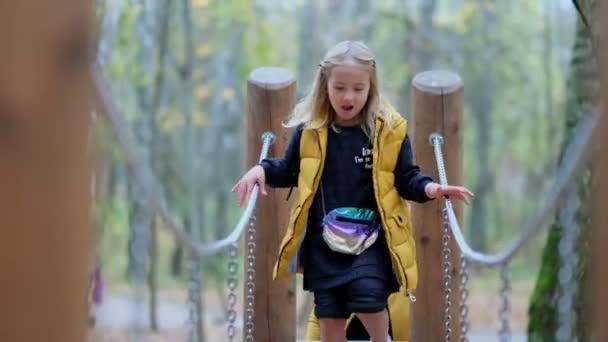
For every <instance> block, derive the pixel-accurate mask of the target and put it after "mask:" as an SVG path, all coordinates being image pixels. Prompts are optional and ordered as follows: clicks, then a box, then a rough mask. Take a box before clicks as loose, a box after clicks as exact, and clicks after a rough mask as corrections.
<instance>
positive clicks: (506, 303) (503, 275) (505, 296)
mask: <svg viewBox="0 0 608 342" xmlns="http://www.w3.org/2000/svg"><path fill="white" fill-rule="evenodd" d="M500 280H501V287H500V298H501V306H500V311H499V313H498V317H499V319H500V330H499V331H498V337H499V339H500V342H508V341H510V340H511V327H510V324H509V318H510V316H511V300H510V298H509V296H510V295H511V269H510V265H509V263H504V264H502V266H501V270H500Z"/></svg>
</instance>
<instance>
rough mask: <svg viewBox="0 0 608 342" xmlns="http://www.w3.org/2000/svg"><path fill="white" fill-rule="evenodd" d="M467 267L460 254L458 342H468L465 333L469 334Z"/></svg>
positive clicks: (463, 257)
mask: <svg viewBox="0 0 608 342" xmlns="http://www.w3.org/2000/svg"><path fill="white" fill-rule="evenodd" d="M467 267H468V262H467V258H466V257H465V256H464V255H462V254H460V270H459V271H458V275H459V278H460V288H459V289H458V292H459V293H460V301H459V303H458V306H459V309H460V342H468V341H469V339H468V338H467V333H468V332H469V322H468V316H469V306H468V305H467V300H468V299H469V290H468V289H467V284H468V282H469V273H468V271H467Z"/></svg>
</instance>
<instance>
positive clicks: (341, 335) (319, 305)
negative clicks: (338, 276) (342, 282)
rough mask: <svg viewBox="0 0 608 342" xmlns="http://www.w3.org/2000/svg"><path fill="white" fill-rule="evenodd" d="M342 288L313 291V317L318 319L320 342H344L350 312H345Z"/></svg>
mask: <svg viewBox="0 0 608 342" xmlns="http://www.w3.org/2000/svg"><path fill="white" fill-rule="evenodd" d="M344 292H345V290H344V288H342V287H336V288H331V289H327V290H320V291H315V292H314V296H315V316H317V317H318V318H319V328H320V329H319V330H320V333H321V334H320V335H321V341H322V342H346V331H345V329H344V327H345V326H346V320H347V318H348V317H349V316H350V312H349V311H347V310H346V308H345V303H344V298H343V293H344Z"/></svg>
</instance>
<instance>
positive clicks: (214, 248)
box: [93, 69, 276, 257]
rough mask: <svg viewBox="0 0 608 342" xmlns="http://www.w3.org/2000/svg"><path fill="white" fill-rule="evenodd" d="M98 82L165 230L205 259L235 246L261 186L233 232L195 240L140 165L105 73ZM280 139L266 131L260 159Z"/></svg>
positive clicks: (112, 120) (103, 104) (137, 177)
mask: <svg viewBox="0 0 608 342" xmlns="http://www.w3.org/2000/svg"><path fill="white" fill-rule="evenodd" d="M93 76H94V81H95V90H96V92H97V94H96V95H97V96H96V97H97V100H98V102H99V103H98V106H99V107H100V108H101V110H102V112H103V113H104V114H105V116H106V118H107V120H108V121H109V122H110V125H111V126H112V129H113V131H114V134H115V135H116V139H117V140H118V143H119V145H120V146H121V147H122V148H123V150H124V152H125V154H126V156H127V157H126V163H127V166H128V168H129V172H130V173H131V174H132V176H133V179H134V180H135V182H136V183H138V186H140V187H141V188H142V189H143V190H144V196H146V197H147V198H148V199H149V200H148V201H147V203H149V205H150V206H151V207H152V209H153V210H155V211H156V212H157V213H158V214H159V216H160V218H161V219H162V220H163V222H164V223H165V227H167V228H168V229H169V230H171V231H172V232H173V234H174V235H175V237H176V239H177V240H178V242H179V244H180V245H181V246H182V247H184V248H185V249H186V250H187V251H188V252H189V253H192V254H194V255H195V256H197V257H203V256H208V255H212V254H215V253H218V252H219V251H220V250H222V249H224V248H227V247H230V245H232V244H233V243H235V242H236V241H238V240H239V238H240V237H241V235H242V234H243V232H244V231H245V227H247V224H248V222H249V221H250V219H251V217H252V215H253V211H254V209H255V206H256V202H257V198H258V194H259V186H258V185H257V184H256V185H255V186H254V188H253V190H252V191H251V196H250V198H249V201H248V203H247V206H246V208H245V211H244V212H243V214H242V215H241V218H240V219H239V221H238V223H237V224H236V225H235V227H234V229H233V230H232V231H231V233H230V234H229V235H228V236H227V237H226V238H224V239H221V240H218V241H215V242H210V243H206V244H201V243H197V242H195V241H193V240H192V239H191V238H190V237H189V236H188V234H187V233H186V231H185V230H184V229H183V228H182V227H181V226H180V225H179V224H178V223H177V221H176V220H175V219H174V218H173V217H172V216H171V214H170V213H169V210H168V209H167V207H166V204H165V203H164V202H163V201H162V200H161V197H162V196H161V193H160V187H159V186H158V182H157V181H156V178H155V177H154V175H153V172H152V171H151V170H150V167H149V166H148V165H147V164H145V163H141V162H140V163H136V162H135V161H136V160H137V153H136V152H135V143H134V138H133V135H132V133H131V132H130V131H129V130H128V129H127V127H128V125H127V122H126V121H125V119H124V117H125V116H124V115H122V114H123V113H121V112H120V111H119V109H118V107H117V106H116V105H115V103H114V102H113V101H112V98H111V95H110V91H109V84H108V81H107V79H106V78H105V76H104V74H103V72H102V71H101V70H99V69H96V70H95V72H94V73H93ZM275 140H276V137H275V135H274V134H273V133H271V132H265V133H264V134H263V135H262V151H261V153H260V160H262V159H264V158H266V156H267V154H268V151H269V149H270V145H272V144H273V143H274V142H275Z"/></svg>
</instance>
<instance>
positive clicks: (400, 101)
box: [90, 0, 588, 341]
mask: <svg viewBox="0 0 608 342" xmlns="http://www.w3.org/2000/svg"><path fill="white" fill-rule="evenodd" d="M97 20H98V22H97V25H98V35H99V37H98V38H99V42H98V51H97V52H98V55H97V59H98V63H99V65H100V66H101V67H102V68H103V70H104V72H105V75H106V77H107V79H108V81H109V84H110V88H109V89H110V90H111V96H112V98H113V100H114V102H115V104H116V105H117V107H119V108H120V111H121V112H122V113H123V114H124V115H125V117H126V124H127V125H126V127H123V128H125V129H128V130H129V131H130V132H132V134H133V135H134V136H135V138H136V139H135V141H136V145H137V146H136V147H137V151H138V159H137V161H136V163H143V164H145V165H148V166H149V167H150V168H151V169H152V170H153V172H154V175H155V176H156V178H157V180H158V181H159V183H160V186H161V188H162V191H161V193H162V196H163V200H164V201H165V202H166V203H167V205H168V209H169V211H170V212H171V214H172V215H173V216H174V217H175V218H176V219H177V220H178V222H179V223H180V224H181V225H182V226H183V227H185V229H186V230H187V231H189V232H190V233H192V234H193V233H194V230H198V233H199V234H200V237H201V241H213V240H218V239H221V238H223V237H225V236H226V235H227V234H228V232H229V231H231V230H232V228H233V226H234V225H235V224H236V221H237V219H238V217H239V216H240V214H241V213H242V209H240V208H238V206H237V203H236V198H235V197H234V196H233V194H231V193H230V189H231V187H232V185H233V184H234V183H235V182H236V181H237V180H238V178H239V177H240V176H241V175H242V173H243V172H244V171H245V170H246V169H248V168H249V167H250V166H251V165H245V162H244V160H245V153H246V148H245V146H246V141H245V132H244V128H245V117H246V112H247V105H246V102H245V95H246V82H247V77H248V75H249V73H250V72H251V71H253V70H254V69H255V68H257V67H261V66H278V67H284V68H287V69H289V70H291V71H292V72H293V73H294V75H295V78H296V79H297V96H296V97H297V99H300V98H301V97H302V96H303V95H304V94H305V93H306V91H307V90H308V88H309V86H310V82H311V79H312V77H313V75H314V72H315V70H316V68H317V64H318V63H319V61H320V60H321V58H322V57H323V54H324V53H325V51H326V50H327V49H328V48H329V47H330V46H332V45H334V44H335V43H337V42H339V41H341V40H345V39H351V40H362V41H364V42H365V43H366V44H367V45H368V46H369V47H370V48H371V49H372V50H373V51H374V52H375V53H376V55H377V61H378V68H379V72H380V76H381V87H382V90H383V91H384V92H385V93H386V95H387V96H388V98H389V99H390V100H391V101H392V102H393V104H394V105H395V106H396V107H397V109H398V110H399V111H400V112H401V113H402V115H403V116H404V117H406V118H408V119H409V118H411V115H410V108H411V98H410V88H411V81H412V78H413V76H414V75H416V74H417V73H419V72H421V71H425V70H429V69H448V70H451V71H454V72H456V73H458V74H459V75H460V76H461V77H462V79H463V81H464V85H465V115H464V137H465V146H464V151H465V153H464V175H465V178H464V179H465V185H466V186H468V187H469V188H470V189H472V190H473V192H474V193H475V194H476V199H475V200H474V201H473V203H472V205H470V206H468V207H466V208H465V214H464V220H463V222H464V228H465V233H466V235H467V240H468V241H470V243H471V245H472V246H473V247H474V248H475V249H478V250H483V251H497V250H499V249H500V248H501V247H503V246H504V245H505V244H506V243H507V242H509V241H510V240H511V239H513V238H514V237H516V236H517V234H518V232H519V231H520V230H521V227H522V224H523V222H524V220H525V219H526V218H527V217H528V216H529V215H530V214H532V213H534V212H535V211H536V210H537V209H538V205H539V202H540V200H541V199H542V198H543V197H544V195H545V193H546V190H547V189H548V187H549V185H550V184H551V182H552V181H553V180H554V173H555V171H556V170H557V167H558V162H559V160H560V154H561V151H562V148H563V145H564V142H565V141H566V139H567V138H568V134H569V132H570V131H569V129H570V128H571V127H572V126H573V125H574V123H575V122H576V119H577V118H578V116H579V113H580V112H581V110H582V109H584V106H585V104H586V98H585V97H584V96H582V95H579V94H583V93H584V94H587V92H585V91H583V90H581V89H582V88H584V87H586V84H585V82H584V80H585V77H586V76H585V75H586V74H585V72H586V67H587V66H588V63H587V61H586V60H585V59H581V60H579V61H578V64H577V59H576V58H574V59H573V56H576V54H577V53H578V54H582V55H584V54H585V53H588V51H587V49H588V46H587V45H586V44H585V40H584V39H583V40H580V39H582V38H580V37H587V36H585V35H584V32H585V30H584V28H583V27H584V26H583V24H582V22H581V20H580V17H579V15H578V13H577V10H576V9H575V6H574V4H573V2H572V1H571V0H518V1H491V0H407V1H403V0H401V1H393V0H380V1H374V2H372V1H364V0H357V1H355V0H352V1H338V0H327V1H320V0H309V1H303V0H296V1H274V0H234V1H218V0H155V1H146V0H107V1H103V2H99V6H98V8H97ZM577 28H578V29H577ZM577 32H578V33H579V36H578V37H579V41H578V44H576V43H577ZM581 32H583V33H581ZM581 34H582V36H581ZM577 68H578V69H577ZM579 69H581V70H580V71H577V70H579ZM573 75H574V76H573ZM576 75H579V76H580V77H578V78H577V77H576ZM581 75H582V76H581ZM581 77H582V78H583V81H580V79H581ZM94 125H95V126H94V127H95V134H96V139H97V141H98V142H99V143H98V144H97V145H98V148H99V151H98V153H97V156H98V157H97V159H98V160H97V165H96V167H95V184H94V189H95V203H94V207H93V216H94V227H93V229H94V235H95V236H96V238H97V244H96V250H95V259H96V262H95V265H94V266H93V270H94V271H93V273H92V293H94V295H93V296H92V297H93V299H92V305H91V313H90V316H91V327H92V334H93V336H94V337H95V338H96V339H97V340H101V341H106V340H107V341H114V340H117V339H119V338H120V337H122V336H125V334H126V333H125V332H126V331H127V330H128V329H129V327H130V326H131V325H132V319H133V317H132V316H133V315H131V313H132V310H131V309H130V298H131V294H132V286H131V282H130V279H132V276H133V264H134V257H135V254H136V253H135V252H136V251H137V250H136V249H134V248H133V246H132V244H131V242H132V241H133V237H134V232H135V231H136V230H137V229H138V227H144V228H146V229H150V231H151V232H152V234H151V235H150V244H149V249H147V250H146V251H143V252H142V251H137V252H138V253H139V254H140V255H141V254H142V253H143V254H144V255H145V256H146V258H147V262H148V264H147V267H148V271H149V272H148V274H147V276H146V279H145V284H146V289H145V291H144V292H140V295H142V299H143V300H144V301H145V302H146V303H147V309H146V310H147V311H146V317H147V318H146V322H145V323H144V325H146V326H147V327H148V328H149V332H150V333H149V334H150V335H149V336H150V339H151V340H153V339H154V338H157V339H158V340H163V339H165V338H172V337H174V338H177V336H181V337H183V336H185V333H184V332H183V330H184V327H185V325H184V322H186V321H187V320H188V310H189V309H188V306H187V304H186V299H187V289H188V284H189V282H188V263H187V256H186V255H185V253H184V251H183V250H182V248H181V247H180V246H179V244H178V243H177V242H176V241H175V239H174V237H173V235H172V234H171V233H170V232H168V231H167V230H166V229H163V228H164V227H163V223H162V221H161V220H159V219H158V218H157V217H154V216H151V215H150V213H149V211H148V209H147V208H146V207H145V206H143V205H141V204H140V203H141V201H138V200H137V197H138V196H141V194H138V190H137V187H136V186H135V184H134V183H133V181H132V179H131V178H130V174H129V169H128V166H127V165H128V164H127V163H126V155H125V153H124V151H123V149H122V148H121V147H120V146H119V145H118V143H117V141H116V138H115V136H114V133H113V132H112V128H111V127H110V126H109V125H108V123H107V122H106V121H105V120H101V119H97V120H96V121H95V122H94ZM448 177H449V175H448ZM546 240H547V239H546V235H545V234H543V235H541V236H538V237H536V238H535V239H534V240H533V241H532V242H531V243H529V244H528V245H527V247H525V249H524V250H523V251H522V252H521V253H519V254H518V256H517V257H516V259H514V260H513V269H512V274H513V284H512V286H513V302H512V305H513V306H512V313H511V318H512V328H513V330H514V331H517V332H525V330H526V328H527V325H528V322H529V314H528V306H529V302H530V298H531V295H532V292H533V289H534V286H535V283H536V281H537V278H538V274H539V269H540V266H541V261H542V253H541V252H542V250H543V247H544V246H545V243H546ZM241 252H242V250H241ZM242 259H243V258H242V256H240V257H239V260H242ZM227 265H228V256H227V253H222V254H219V255H216V256H211V257H207V258H205V259H204V260H203V264H202V279H203V281H202V283H201V286H202V293H203V297H202V298H203V301H202V307H203V312H204V314H203V321H204V333H205V335H206V336H207V340H208V341H215V340H217V339H216V338H214V337H213V336H223V335H224V334H225V316H226V313H227V310H228V303H227V300H226V298H227V287H226V282H227V277H228V267H227ZM240 268H241V269H242V267H241V266H240ZM498 280H499V275H498V271H489V270H486V269H484V268H474V269H472V270H471V279H470V287H471V295H470V299H469V301H470V304H471V305H470V307H471V308H470V310H471V311H470V314H469V316H470V317H471V321H472V327H471V329H472V330H477V331H485V330H488V331H489V330H491V329H495V328H496V327H497V325H498V319H497V310H494V309H491V310H488V308H489V307H492V308H498V304H499V297H498V296H497V291H498V287H499V284H498ZM299 281H300V280H299V279H298V287H297V288H298V294H297V298H298V309H297V310H298V313H297V319H298V327H299V328H298V331H299V336H302V335H301V334H302V329H303V327H304V325H305V323H306V316H307V313H308V310H309V309H310V306H309V295H308V294H307V293H303V292H302V291H301V285H300V284H299ZM239 284H242V278H241V279H240V281H239ZM237 293H238V294H239V304H238V305H237V307H239V308H240V307H241V304H242V295H241V294H242V290H241V289H239V290H238V292H237ZM148 309H149V310H148Z"/></svg>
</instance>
